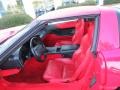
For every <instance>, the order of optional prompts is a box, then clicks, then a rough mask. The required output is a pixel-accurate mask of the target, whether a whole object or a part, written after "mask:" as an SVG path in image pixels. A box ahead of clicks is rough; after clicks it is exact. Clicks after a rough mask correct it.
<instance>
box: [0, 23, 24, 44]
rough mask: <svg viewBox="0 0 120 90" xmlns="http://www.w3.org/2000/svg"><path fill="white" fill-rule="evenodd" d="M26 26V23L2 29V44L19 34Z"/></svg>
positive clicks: (0, 37)
mask: <svg viewBox="0 0 120 90" xmlns="http://www.w3.org/2000/svg"><path fill="white" fill-rule="evenodd" d="M24 26H25V25H22V26H17V27H12V28H8V29H4V30H0V44H2V43H3V42H4V41H6V40H7V39H9V38H11V37H12V36H14V35H15V34H17V33H18V32H19V31H21V30H22V28H23V27H24Z"/></svg>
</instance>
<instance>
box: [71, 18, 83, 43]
mask: <svg viewBox="0 0 120 90" xmlns="http://www.w3.org/2000/svg"><path fill="white" fill-rule="evenodd" d="M83 34H84V19H80V20H78V21H77V23H76V25H75V34H74V36H73V38H72V41H73V43H74V44H80V42H81V38H82V36H83Z"/></svg>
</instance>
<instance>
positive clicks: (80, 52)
mask: <svg viewBox="0 0 120 90" xmlns="http://www.w3.org/2000/svg"><path fill="white" fill-rule="evenodd" d="M93 31H94V23H93V22H89V27H88V29H87V33H86V34H85V35H84V36H83V37H82V40H81V44H80V47H79V48H78V49H77V50H76V51H75V53H74V54H73V57H72V59H73V60H74V64H75V66H76V68H77V67H78V66H79V65H80V63H81V62H82V59H83V58H84V57H85V55H86V51H87V50H88V48H89V47H90V46H91V43H92V36H93Z"/></svg>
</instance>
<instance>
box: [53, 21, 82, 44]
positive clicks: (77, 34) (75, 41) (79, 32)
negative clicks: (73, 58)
mask: <svg viewBox="0 0 120 90" xmlns="http://www.w3.org/2000/svg"><path fill="white" fill-rule="evenodd" d="M83 34H84V19H80V20H78V21H77V23H76V25H75V33H74V35H73V37H72V41H60V42H57V43H56V44H55V45H56V46H61V45H71V44H78V45H79V44H80V43H79V42H81V39H82V36H83Z"/></svg>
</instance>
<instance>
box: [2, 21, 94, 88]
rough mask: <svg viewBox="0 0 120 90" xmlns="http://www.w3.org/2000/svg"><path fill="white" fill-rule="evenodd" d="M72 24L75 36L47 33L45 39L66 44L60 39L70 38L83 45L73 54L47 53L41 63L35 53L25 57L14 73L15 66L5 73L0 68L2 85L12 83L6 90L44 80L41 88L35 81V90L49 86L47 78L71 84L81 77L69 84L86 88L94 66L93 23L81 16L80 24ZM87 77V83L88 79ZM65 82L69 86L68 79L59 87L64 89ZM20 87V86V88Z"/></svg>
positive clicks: (57, 43)
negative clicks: (92, 50) (92, 46)
mask: <svg viewBox="0 0 120 90" xmlns="http://www.w3.org/2000/svg"><path fill="white" fill-rule="evenodd" d="M67 25H68V24H67ZM70 25H73V26H75V35H74V36H73V37H72V36H57V35H55V34H48V35H47V36H46V37H45V39H44V42H45V43H46V44H47V45H48V46H54V45H55V44H56V45H61V44H66V43H61V42H64V41H65V42H66V41H68V42H69V41H71V40H72V43H74V44H80V47H79V48H78V49H77V50H76V51H75V52H74V54H73V56H72V58H62V56H61V55H60V54H50V55H47V59H46V61H45V62H42V63H41V62H38V61H37V60H35V58H34V57H32V58H30V59H29V60H26V61H25V64H24V67H23V68H22V69H21V70H19V71H18V69H16V70H13V71H14V73H16V74H11V72H13V71H12V70H11V72H10V73H7V74H6V75H5V73H4V72H3V71H4V70H3V71H2V72H1V71H0V77H1V79H0V82H1V83H0V87H3V89H5V87H6V86H9V87H8V88H7V89H6V90H9V88H12V89H10V90H19V89H20V88H23V87H24V88H29V87H30V86H31V85H34V84H39V83H42V85H41V86H40V84H39V88H37V85H36V90H37V89H39V90H40V89H44V90H49V89H48V85H45V84H47V83H48V82H56V83H58V82H69V84H70V82H71V81H75V80H79V81H80V82H79V85H78V84H73V83H74V82H73V83H72V84H70V85H73V87H75V85H78V86H76V88H77V87H79V89H80V88H81V89H82V88H86V89H87V88H88V87H87V86H89V84H90V78H91V76H92V69H93V66H94V65H93V64H94V56H93V55H92V53H91V52H90V46H91V42H92V34H93V30H94V23H93V22H91V21H90V22H87V24H86V23H85V22H84V20H83V19H81V20H79V21H77V24H75V23H74V24H70ZM65 26H66V25H65ZM73 26H72V27H73ZM85 26H87V27H85ZM59 27H60V26H59ZM83 34H84V35H83ZM8 71H9V70H8ZM8 71H6V72H8ZM10 74H11V75H10ZM86 81H87V82H88V83H86ZM50 85H51V86H50V87H51V88H53V89H52V90H56V89H57V86H56V87H55V84H54V83H51V84H50ZM62 85H63V86H68V84H67V83H63V84H60V87H58V90H61V89H63V87H62ZM81 86H82V87H81ZM18 87H20V88H19V89H18ZM40 87H41V88H40ZM54 87H55V89H54ZM68 88H69V87H68ZM69 89H70V88H69ZM20 90H21V89H20ZM29 90H30V89H29ZM31 90H32V89H31Z"/></svg>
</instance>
